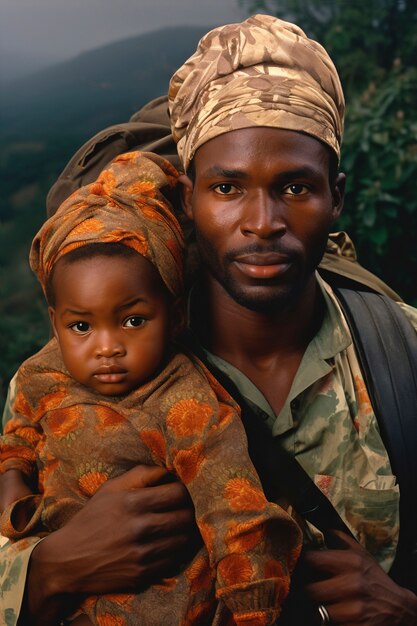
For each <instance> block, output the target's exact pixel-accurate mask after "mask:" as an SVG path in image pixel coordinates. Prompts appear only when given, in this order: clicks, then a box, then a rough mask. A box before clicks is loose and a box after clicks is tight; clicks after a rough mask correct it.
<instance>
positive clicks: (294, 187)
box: [283, 183, 308, 196]
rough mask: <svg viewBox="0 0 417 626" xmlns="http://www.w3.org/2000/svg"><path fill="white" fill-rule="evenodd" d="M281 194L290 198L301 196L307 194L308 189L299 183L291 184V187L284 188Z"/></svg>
mask: <svg viewBox="0 0 417 626" xmlns="http://www.w3.org/2000/svg"><path fill="white" fill-rule="evenodd" d="M283 193H286V194H288V195H290V196H303V195H304V194H306V193H308V187H306V185H302V184H301V183H292V184H291V185H287V186H286V187H284V189H283Z"/></svg>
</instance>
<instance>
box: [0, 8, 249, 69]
mask: <svg viewBox="0 0 417 626" xmlns="http://www.w3.org/2000/svg"><path fill="white" fill-rule="evenodd" d="M246 16H247V12H246V11H244V10H243V9H242V8H240V7H239V5H238V0H0V55H2V56H3V63H2V64H1V65H0V72H1V71H2V67H3V70H5V68H4V66H5V64H6V63H7V64H8V63H10V59H12V62H13V58H14V59H15V60H17V61H19V60H20V59H22V60H29V61H31V62H32V63H35V64H36V63H38V62H42V64H43V63H45V62H46V63H49V62H51V61H54V60H55V61H61V60H66V59H68V58H70V57H72V56H75V55H76V54H78V53H79V52H83V51H85V50H88V49H91V48H95V47H97V46H100V45H102V44H106V43H108V42H110V41H116V40H117V39H123V38H124V37H128V36H130V35H137V34H139V33H142V32H146V31H150V30H155V29H157V28H161V27H165V26H174V25H181V24H183V25H184V24H208V25H211V24H213V25H217V24H222V23H224V24H226V23H228V22H234V21H240V20H242V19H244V18H245V17H246Z"/></svg>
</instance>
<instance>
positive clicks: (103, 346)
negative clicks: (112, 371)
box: [95, 333, 125, 358]
mask: <svg viewBox="0 0 417 626" xmlns="http://www.w3.org/2000/svg"><path fill="white" fill-rule="evenodd" d="M124 353H125V349H124V347H123V344H122V343H121V342H120V341H119V340H118V339H117V337H113V336H112V335H109V334H108V333H101V334H100V337H99V340H98V342H97V345H96V349H95V355H96V357H97V358H103V357H105V358H109V357H114V356H121V355H123V354H124Z"/></svg>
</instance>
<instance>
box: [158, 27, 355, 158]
mask: <svg viewBox="0 0 417 626" xmlns="http://www.w3.org/2000/svg"><path fill="white" fill-rule="evenodd" d="M168 98H169V110H170V115H171V126H172V134H173V136H174V139H175V140H176V141H177V143H178V145H177V149H178V154H179V156H180V159H181V161H182V163H183V165H184V168H185V170H187V169H188V166H189V164H190V162H191V160H192V158H193V156H194V154H195V152H196V150H197V149H198V148H199V147H200V146H201V145H202V144H204V143H206V142H207V141H209V140H210V139H213V138H214V137H217V136H218V135H221V134H222V133H226V132H229V131H232V130H237V129H240V128H248V127H252V126H269V127H273V128H282V129H285V130H295V131H299V132H302V133H306V134H308V135H312V136H313V137H315V138H317V139H320V140H321V141H323V142H324V143H326V144H327V145H328V146H329V147H330V148H331V149H332V150H333V151H334V152H335V153H336V155H337V157H338V159H339V158H340V142H341V139H342V134H343V118H344V109H345V103H344V97H343V91H342V87H341V84H340V80H339V76H338V74H337V71H336V68H335V66H334V65H333V62H332V60H331V59H330V57H329V55H328V54H327V52H326V50H325V49H324V48H323V47H322V46H321V45H320V44H318V43H317V42H316V41H313V40H311V39H309V38H308V37H307V36H306V35H305V33H304V32H303V31H302V30H301V28H299V27H298V26H296V25H294V24H291V23H289V22H284V21H282V20H279V19H277V18H275V17H272V16H270V15H255V16H253V17H250V18H249V19H247V20H246V21H244V22H242V23H241V24H227V25H226V26H221V27H219V28H215V29H214V30H212V31H210V32H209V33H208V34H207V35H205V36H204V37H203V38H202V39H201V40H200V43H199V45H198V48H197V51H196V52H195V54H194V55H193V56H191V57H190V58H189V59H188V61H186V62H185V63H184V65H183V66H182V67H181V68H180V69H179V70H178V71H177V72H176V73H175V74H174V76H173V77H172V79H171V82H170V87H169V93H168Z"/></svg>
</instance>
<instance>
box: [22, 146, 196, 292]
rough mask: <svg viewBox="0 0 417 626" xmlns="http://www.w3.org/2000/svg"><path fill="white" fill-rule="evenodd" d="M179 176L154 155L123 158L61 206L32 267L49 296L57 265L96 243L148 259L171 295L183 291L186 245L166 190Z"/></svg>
mask: <svg viewBox="0 0 417 626" xmlns="http://www.w3.org/2000/svg"><path fill="white" fill-rule="evenodd" d="M178 176H179V174H178V172H177V170H176V169H175V167H174V166H173V165H171V164H170V163H169V162H168V161H166V160H165V159H163V158H162V157H160V156H158V155H156V154H152V153H150V152H129V153H127V154H123V155H121V156H119V157H117V158H116V159H114V161H112V163H111V164H110V165H109V166H108V167H107V168H106V169H105V170H103V171H102V173H101V174H100V176H99V178H98V179H97V181H96V182H95V183H91V184H90V185H86V186H85V187H81V188H80V189H79V190H77V191H76V192H74V193H73V194H72V195H71V196H70V197H69V198H68V199H67V200H65V202H63V203H62V204H61V206H60V207H59V209H58V210H57V212H56V213H55V215H53V216H52V217H51V218H50V219H48V220H47V221H46V222H45V224H44V225H43V226H42V228H41V229H40V231H39V232H38V234H37V235H36V237H35V238H34V240H33V243H32V248H31V251H30V265H31V268H32V270H33V271H34V272H35V273H36V274H37V276H38V278H39V281H40V283H41V285H42V287H43V289H44V290H45V284H46V281H47V279H48V276H49V274H50V273H51V270H52V268H53V267H54V265H55V263H56V262H57V261H58V259H60V258H61V257H63V256H64V255H65V254H67V253H68V252H71V250H74V249H75V248H79V247H81V246H85V245H87V244H91V243H117V242H119V243H122V244H124V245H125V246H128V247H129V248H133V249H134V250H136V251H137V252H138V253H139V254H141V255H142V256H144V257H145V258H147V259H149V261H150V262H151V263H152V264H153V265H154V266H155V267H156V269H157V270H158V272H159V274H160V275H161V278H162V280H163V282H164V283H165V285H166V286H167V288H168V289H169V291H170V292H171V293H172V294H173V295H174V296H178V295H180V294H181V292H182V289H183V250H184V239H183V234H182V231H181V227H180V225H179V223H178V221H177V219H176V218H175V217H174V214H173V211H172V208H171V205H170V203H169V202H168V200H167V199H166V198H165V196H164V195H163V194H162V190H163V189H164V188H173V187H175V185H176V183H177V178H178Z"/></svg>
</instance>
